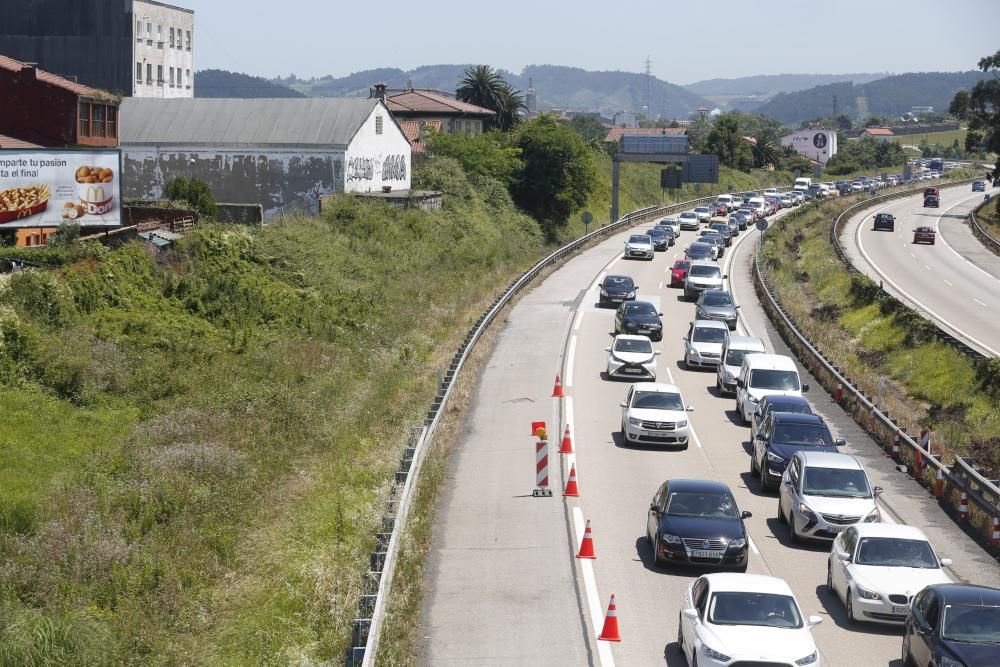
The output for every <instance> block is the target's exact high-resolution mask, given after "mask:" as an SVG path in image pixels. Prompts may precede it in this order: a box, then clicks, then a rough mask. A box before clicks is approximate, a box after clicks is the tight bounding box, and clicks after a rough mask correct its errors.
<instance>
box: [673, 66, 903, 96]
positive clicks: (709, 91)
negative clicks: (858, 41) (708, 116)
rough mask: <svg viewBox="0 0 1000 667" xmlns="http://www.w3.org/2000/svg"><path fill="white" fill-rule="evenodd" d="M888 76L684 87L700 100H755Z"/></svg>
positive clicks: (776, 77)
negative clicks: (752, 97)
mask: <svg viewBox="0 0 1000 667" xmlns="http://www.w3.org/2000/svg"><path fill="white" fill-rule="evenodd" d="M885 76H888V73H886V72H881V73H877V74H873V73H865V74H762V75H758V76H744V77H740V78H737V79H707V80H705V81H696V82H695V83H689V84H687V85H686V86H684V88H686V89H687V90H689V91H691V92H692V93H694V94H696V95H702V96H704V97H716V96H719V97H721V96H731V97H750V96H754V97H758V98H768V97H772V96H774V95H777V94H778V93H793V92H795V91H797V90H805V89H807V88H813V87H815V86H825V85H827V84H831V83H840V82H842V81H852V82H854V83H868V82H869V81H874V80H875V79H881V78H883V77H885Z"/></svg>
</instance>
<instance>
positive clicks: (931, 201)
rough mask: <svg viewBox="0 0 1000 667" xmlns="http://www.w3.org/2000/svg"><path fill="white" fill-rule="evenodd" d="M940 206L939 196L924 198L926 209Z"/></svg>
mask: <svg viewBox="0 0 1000 667" xmlns="http://www.w3.org/2000/svg"><path fill="white" fill-rule="evenodd" d="M940 205H941V201H940V200H939V199H938V196H937V195H927V196H926V197H924V208H937V207H938V206H940Z"/></svg>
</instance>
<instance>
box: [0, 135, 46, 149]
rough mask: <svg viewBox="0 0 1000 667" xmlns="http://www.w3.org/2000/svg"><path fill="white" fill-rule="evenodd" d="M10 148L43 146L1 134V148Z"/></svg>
mask: <svg viewBox="0 0 1000 667" xmlns="http://www.w3.org/2000/svg"><path fill="white" fill-rule="evenodd" d="M10 148H41V146H39V145H38V144H32V143H29V142H27V141H21V140H20V139H15V138H14V137H8V136H6V135H3V134H0V150H2V149H10Z"/></svg>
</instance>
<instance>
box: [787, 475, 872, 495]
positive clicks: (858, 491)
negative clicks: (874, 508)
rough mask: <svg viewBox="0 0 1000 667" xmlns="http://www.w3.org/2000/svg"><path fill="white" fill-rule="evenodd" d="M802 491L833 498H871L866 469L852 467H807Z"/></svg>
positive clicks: (807, 493) (806, 493)
mask: <svg viewBox="0 0 1000 667" xmlns="http://www.w3.org/2000/svg"><path fill="white" fill-rule="evenodd" d="M802 493H804V494H805V495H807V496H829V497H831V498H870V497H871V495H872V494H871V491H869V490H868V479H867V478H866V477H865V472H864V470H857V469H853V470H852V469H850V468H806V469H805V473H804V474H803V478H802Z"/></svg>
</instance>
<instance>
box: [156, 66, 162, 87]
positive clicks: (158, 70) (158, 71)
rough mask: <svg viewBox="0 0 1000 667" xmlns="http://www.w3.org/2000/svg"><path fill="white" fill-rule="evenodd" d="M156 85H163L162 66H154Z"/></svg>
mask: <svg viewBox="0 0 1000 667" xmlns="http://www.w3.org/2000/svg"><path fill="white" fill-rule="evenodd" d="M156 85H158V86H162V85H163V65H157V66H156Z"/></svg>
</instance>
